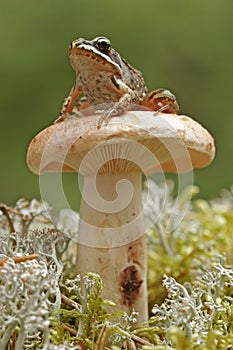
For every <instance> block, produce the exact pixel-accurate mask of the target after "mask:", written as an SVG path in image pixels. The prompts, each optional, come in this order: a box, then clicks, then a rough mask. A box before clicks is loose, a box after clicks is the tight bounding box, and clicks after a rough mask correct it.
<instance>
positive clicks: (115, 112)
mask: <svg viewBox="0 0 233 350" xmlns="http://www.w3.org/2000/svg"><path fill="white" fill-rule="evenodd" d="M133 97H134V96H133ZM106 106H107V107H108V109H107V108H106V109H105V110H96V113H97V114H101V116H100V118H99V120H98V125H97V128H98V129H100V128H101V126H102V125H103V124H104V125H108V123H109V121H110V120H111V118H112V117H116V116H119V115H121V114H123V113H124V112H125V111H128V110H130V109H131V107H132V106H133V98H132V95H131V94H125V95H124V96H122V97H121V99H120V100H119V101H118V102H114V103H111V105H110V106H109V103H108V104H106Z"/></svg>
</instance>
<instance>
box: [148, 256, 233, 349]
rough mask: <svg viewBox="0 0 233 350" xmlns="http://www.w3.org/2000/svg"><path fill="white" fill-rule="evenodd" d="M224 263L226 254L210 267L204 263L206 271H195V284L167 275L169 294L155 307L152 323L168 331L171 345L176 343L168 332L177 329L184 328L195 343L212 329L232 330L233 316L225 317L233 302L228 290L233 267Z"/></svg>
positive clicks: (165, 332) (199, 342)
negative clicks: (230, 321) (173, 342)
mask: <svg viewBox="0 0 233 350" xmlns="http://www.w3.org/2000/svg"><path fill="white" fill-rule="evenodd" d="M224 264H225V260H224V257H222V256H220V257H218V261H215V262H213V264H212V267H211V268H210V269H206V270H204V269H205V268H204V267H203V266H202V273H197V271H195V272H194V274H196V276H194V275H193V277H194V282H193V283H192V284H191V283H185V284H184V285H182V284H180V283H178V282H177V281H176V280H175V279H174V278H173V277H168V276H166V275H165V276H164V279H163V285H164V287H165V288H166V290H167V294H168V296H167V298H166V299H165V301H164V302H163V303H162V304H161V305H155V306H154V307H153V309H152V312H153V313H154V315H155V316H154V317H152V318H151V320H150V323H151V324H152V323H154V324H156V326H157V327H159V328H160V329H161V331H162V332H163V333H164V334H165V338H166V335H167V344H168V345H172V343H171V342H170V339H169V337H168V335H169V332H171V331H172V330H173V329H180V330H181V331H183V332H184V334H185V337H187V339H190V340H192V341H193V340H195V344H204V343H205V339H206V337H207V336H208V333H209V332H210V331H211V330H212V329H217V330H218V331H220V332H221V333H220V334H225V335H226V334H228V333H229V331H228V329H229V319H227V317H226V319H225V321H224V319H222V315H224V314H226V313H227V309H228V308H229V307H231V308H232V305H233V298H232V297H228V296H226V295H225V293H224V289H225V288H229V287H230V286H233V269H232V268H231V267H230V266H229V267H225V266H224ZM199 272H200V271H199ZM219 320H221V322H219ZM229 335H230V333H229Z"/></svg>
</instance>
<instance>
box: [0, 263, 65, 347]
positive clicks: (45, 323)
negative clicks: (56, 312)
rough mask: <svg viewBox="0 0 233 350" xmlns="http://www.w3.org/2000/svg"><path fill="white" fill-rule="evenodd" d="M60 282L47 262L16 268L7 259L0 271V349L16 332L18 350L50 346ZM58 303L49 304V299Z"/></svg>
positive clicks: (23, 264) (26, 264)
mask: <svg viewBox="0 0 233 350" xmlns="http://www.w3.org/2000/svg"><path fill="white" fill-rule="evenodd" d="M57 289H58V281H57V279H56V278H55V277H53V276H52V275H51V274H50V273H49V271H48V268H47V265H46V263H45V262H43V261H41V262H38V261H37V260H31V261H27V262H23V263H18V264H16V263H15V262H14V261H13V260H12V259H10V258H9V259H8V260H7V261H6V262H5V263H4V265H3V266H2V267H1V269H0V309H1V313H0V349H5V348H6V346H7V344H8V343H9V342H10V341H11V339H12V335H13V334H14V332H15V331H17V341H16V345H15V349H16V350H21V349H24V348H25V349H27V348H32V346H33V347H36V345H38V344H41V342H42V340H43V343H44V349H46V346H47V344H48V343H49V324H50V321H49V314H50V312H51V310H52V309H54V305H56V295H57ZM51 297H52V298H53V299H54V298H55V301H53V302H52V301H50V298H51Z"/></svg>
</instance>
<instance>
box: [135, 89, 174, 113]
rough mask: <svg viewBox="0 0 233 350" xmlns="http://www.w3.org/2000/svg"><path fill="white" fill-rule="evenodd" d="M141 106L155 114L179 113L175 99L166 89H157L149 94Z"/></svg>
mask: <svg viewBox="0 0 233 350" xmlns="http://www.w3.org/2000/svg"><path fill="white" fill-rule="evenodd" d="M141 105H142V106H144V107H147V108H149V109H151V110H153V111H155V112H156V114H157V113H159V112H164V113H173V114H177V113H178V112H179V105H178V103H177V101H176V97H175V96H174V95H173V94H172V93H171V92H170V91H169V90H166V89H157V90H154V91H152V92H150V93H149V94H148V95H147V96H146V97H145V98H144V100H143V101H142V102H141Z"/></svg>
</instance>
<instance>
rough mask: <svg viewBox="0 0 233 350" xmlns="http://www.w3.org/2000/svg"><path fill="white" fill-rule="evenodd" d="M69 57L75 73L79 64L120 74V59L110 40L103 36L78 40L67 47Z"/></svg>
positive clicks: (78, 68)
mask: <svg viewBox="0 0 233 350" xmlns="http://www.w3.org/2000/svg"><path fill="white" fill-rule="evenodd" d="M69 57H70V62H71V64H72V67H73V68H74V70H75V71H76V72H79V70H80V64H82V67H83V65H84V64H85V66H86V69H88V67H90V68H92V69H93V67H95V68H96V69H97V70H104V71H110V72H112V73H114V74H120V75H121V71H122V59H121V57H120V55H119V54H118V52H116V51H115V50H114V49H113V48H112V47H111V43H110V40H109V39H108V38H106V37H104V36H98V37H96V38H94V39H93V40H86V39H83V38H78V39H76V40H74V41H72V43H71V44H70V46H69Z"/></svg>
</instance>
